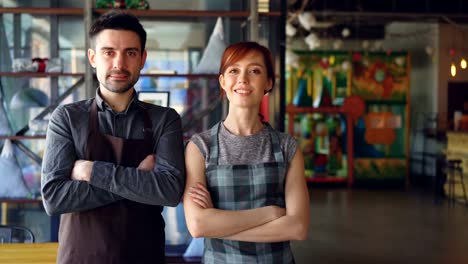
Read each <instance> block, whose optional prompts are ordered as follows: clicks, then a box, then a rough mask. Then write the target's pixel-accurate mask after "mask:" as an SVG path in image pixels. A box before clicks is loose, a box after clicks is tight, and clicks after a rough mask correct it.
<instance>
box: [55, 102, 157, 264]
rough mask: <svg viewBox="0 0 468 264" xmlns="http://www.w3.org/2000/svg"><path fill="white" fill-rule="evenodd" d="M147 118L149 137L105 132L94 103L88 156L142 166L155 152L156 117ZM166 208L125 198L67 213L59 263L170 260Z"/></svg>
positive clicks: (62, 220) (100, 263) (61, 238)
mask: <svg viewBox="0 0 468 264" xmlns="http://www.w3.org/2000/svg"><path fill="white" fill-rule="evenodd" d="M141 111H142V115H143V116H144V127H145V130H144V132H145V138H144V139H123V138H118V137H114V136H111V135H105V134H101V133H100V132H99V124H98V122H99V121H98V113H97V105H96V102H95V100H94V101H93V102H92V103H91V111H90V113H89V125H88V142H87V146H86V156H85V159H86V160H92V161H107V162H112V163H114V164H116V165H122V166H125V167H138V165H139V164H140V162H141V161H142V160H143V159H144V158H146V156H148V155H149V154H152V153H153V146H154V144H155V141H154V139H153V137H152V125H151V119H150V117H149V115H148V113H147V112H146V111H145V110H143V109H142V108H141ZM161 211H162V206H153V205H145V204H141V203H136V202H133V201H130V200H125V199H124V200H122V201H119V202H115V203H112V204H109V205H106V206H102V207H99V208H95V209H92V210H88V211H82V212H75V213H68V214H63V215H62V216H61V222H60V230H59V251H58V256H57V263H64V264H65V263H66V264H69V263H87V264H90V263H96V264H107V263H164V247H165V244H164V242H165V236H164V220H163V218H162V216H161Z"/></svg>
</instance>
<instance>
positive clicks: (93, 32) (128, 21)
mask: <svg viewBox="0 0 468 264" xmlns="http://www.w3.org/2000/svg"><path fill="white" fill-rule="evenodd" d="M105 29H115V30H130V31H133V32H135V33H137V34H138V36H139V37H140V44H141V52H143V50H144V49H145V45H146V31H145V29H144V28H143V26H142V25H141V23H140V21H139V20H138V18H137V17H136V16H134V15H132V14H130V13H128V12H125V11H122V10H119V9H113V10H111V11H109V12H107V13H105V14H103V15H102V16H100V17H99V18H98V19H97V20H96V21H95V22H94V23H93V25H92V26H91V28H90V29H89V38H90V39H91V41H92V42H93V43H94V41H95V38H96V36H97V35H98V34H99V33H100V32H101V31H103V30H105ZM93 45H94V44H93Z"/></svg>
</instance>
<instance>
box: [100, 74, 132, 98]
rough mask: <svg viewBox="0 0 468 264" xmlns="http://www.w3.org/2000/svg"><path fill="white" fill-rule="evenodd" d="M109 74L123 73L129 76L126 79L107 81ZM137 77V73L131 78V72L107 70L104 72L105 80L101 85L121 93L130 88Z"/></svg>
mask: <svg viewBox="0 0 468 264" xmlns="http://www.w3.org/2000/svg"><path fill="white" fill-rule="evenodd" d="M111 74H125V75H126V76H129V77H131V78H130V79H129V80H127V81H109V79H108V76H109V75H111ZM139 77H140V75H139V74H138V75H137V76H135V78H132V75H131V73H130V72H129V71H126V70H120V71H109V72H107V73H106V79H105V82H104V83H103V86H104V87H105V88H106V89H107V90H109V91H111V92H114V93H121V94H122V93H126V92H127V91H128V90H130V89H131V88H132V87H133V86H134V85H135V83H136V82H137V81H138V78H139Z"/></svg>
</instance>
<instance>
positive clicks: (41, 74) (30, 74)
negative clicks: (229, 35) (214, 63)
mask: <svg viewBox="0 0 468 264" xmlns="http://www.w3.org/2000/svg"><path fill="white" fill-rule="evenodd" d="M61 76H70V77H83V76H84V73H58V72H0V77H14V78H21V77H38V78H45V77H61ZM140 77H155V78H157V77H184V78H189V79H198V78H207V79H218V77H219V76H218V74H191V73H185V74H171V73H142V74H140Z"/></svg>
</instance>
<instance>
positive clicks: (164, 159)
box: [90, 109, 185, 206]
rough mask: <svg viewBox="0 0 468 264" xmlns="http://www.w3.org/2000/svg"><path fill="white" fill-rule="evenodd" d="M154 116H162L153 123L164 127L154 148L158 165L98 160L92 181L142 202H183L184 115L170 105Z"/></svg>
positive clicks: (159, 203)
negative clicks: (144, 167)
mask: <svg viewBox="0 0 468 264" xmlns="http://www.w3.org/2000/svg"><path fill="white" fill-rule="evenodd" d="M153 120H159V121H158V122H159V124H156V126H154V125H153V127H159V126H161V127H162V128H161V129H155V132H154V137H155V142H157V144H156V146H155V147H154V150H153V151H154V153H155V154H156V164H155V167H154V169H153V170H152V171H143V170H138V169H137V168H133V167H124V166H119V165H115V164H113V163H109V162H103V161H95V162H94V165H93V169H92V172H91V179H90V184H91V185H93V186H96V187H98V188H100V189H104V190H106V191H109V192H111V193H114V194H116V195H118V196H121V197H124V198H125V199H129V200H132V201H135V202H138V203H143V204H150V205H163V206H176V205H177V204H178V203H179V201H180V199H181V197H182V193H183V190H184V184H185V160H184V145H183V138H182V125H181V119H180V116H179V114H177V112H176V111H175V110H173V109H169V110H167V111H165V112H163V113H161V115H160V116H154V117H153ZM153 122H154V121H153ZM156 130H157V131H156Z"/></svg>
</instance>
